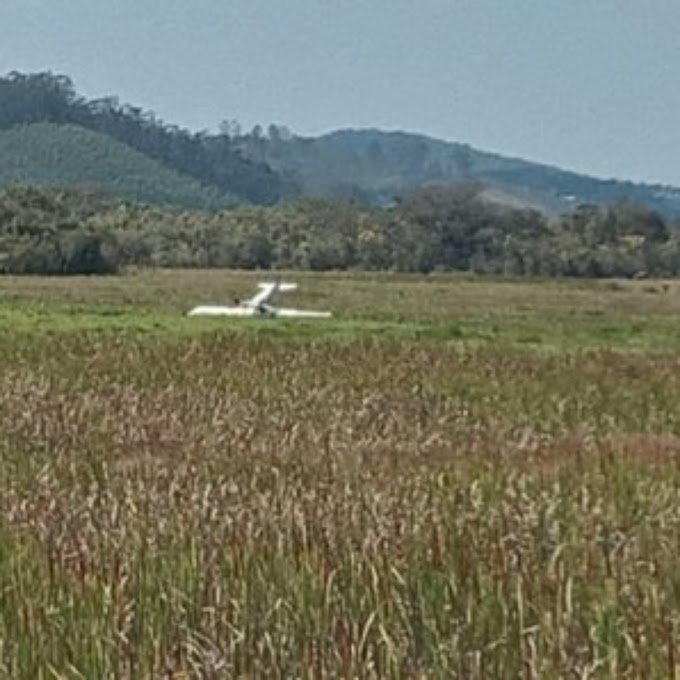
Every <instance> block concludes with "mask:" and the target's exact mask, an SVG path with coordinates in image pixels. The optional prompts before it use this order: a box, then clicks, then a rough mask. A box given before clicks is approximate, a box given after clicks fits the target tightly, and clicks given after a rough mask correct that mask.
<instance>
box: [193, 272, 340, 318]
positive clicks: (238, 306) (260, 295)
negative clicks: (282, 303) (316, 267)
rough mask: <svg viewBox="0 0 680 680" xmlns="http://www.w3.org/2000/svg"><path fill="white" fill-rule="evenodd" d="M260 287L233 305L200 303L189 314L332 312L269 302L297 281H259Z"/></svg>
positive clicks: (325, 315)
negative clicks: (250, 295)
mask: <svg viewBox="0 0 680 680" xmlns="http://www.w3.org/2000/svg"><path fill="white" fill-rule="evenodd" d="M257 286H258V288H259V289H260V290H259V291H258V292H257V293H256V294H255V295H253V297H251V298H250V299H248V300H242V301H241V300H238V299H236V300H235V301H234V303H235V304H234V305H233V306H216V305H199V306H198V307H194V308H193V309H192V310H190V311H189V312H188V313H187V316H270V317H286V318H290V319H327V318H329V317H330V316H331V313H330V312H315V311H310V310H306V309H287V308H285V307H275V306H274V305H272V304H268V302H267V301H268V300H269V299H270V298H271V297H272V296H273V295H274V294H275V293H283V292H284V291H287V290H295V289H296V288H297V283H281V282H279V281H277V282H267V283H258V284H257Z"/></svg>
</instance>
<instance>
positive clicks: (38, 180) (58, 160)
mask: <svg viewBox="0 0 680 680" xmlns="http://www.w3.org/2000/svg"><path fill="white" fill-rule="evenodd" d="M13 184H32V185H37V186H82V187H87V188H92V189H97V190H100V191H104V192H105V193H108V194H110V195H112V196H117V197H121V198H125V199H131V200H137V201H142V202H148V203H173V204H175V205H179V206H183V207H187V208H219V207H224V206H226V205H228V204H229V203H233V202H234V201H233V198H230V197H229V196H226V195H223V194H220V193H219V192H218V191H217V190H215V189H206V188H204V187H202V186H201V185H200V184H199V183H198V182H197V181H196V180H194V179H192V178H190V177H186V176H183V175H181V174H179V173H178V172H175V171H174V170H171V169H169V168H166V167H164V166H163V165H161V164H160V163H158V162H156V161H154V160H151V159H150V158H148V157H147V156H145V155H144V154H141V153H139V152H137V151H135V150H133V149H131V148H129V147H128V146H126V145H125V144H121V143H120V142H117V141H115V140H114V139H112V138H111V137H108V136H107V135H103V134H100V133H97V132H92V131H90V130H86V129H84V128H81V127H77V126H74V125H55V124H52V123H35V124H33V125H22V126H18V127H14V128H11V129H9V130H4V131H0V185H2V186H8V185H13Z"/></svg>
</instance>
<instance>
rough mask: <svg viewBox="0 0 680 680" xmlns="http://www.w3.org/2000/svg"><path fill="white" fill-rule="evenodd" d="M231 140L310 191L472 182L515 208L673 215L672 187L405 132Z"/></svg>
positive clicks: (678, 194)
mask: <svg viewBox="0 0 680 680" xmlns="http://www.w3.org/2000/svg"><path fill="white" fill-rule="evenodd" d="M238 143H239V145H240V147H241V148H242V149H243V151H244V153H245V154H246V155H247V156H248V157H249V158H251V159H257V160H259V161H261V162H266V163H268V164H269V165H271V167H272V168H274V169H275V170H278V171H280V172H283V173H286V174H288V175H290V176H292V177H294V178H295V180H296V181H297V182H298V183H299V185H300V187H301V189H302V191H303V192H304V193H306V194H311V195H318V196H331V197H344V198H354V199H357V200H362V201H365V202H370V203H376V204H385V203H391V202H392V201H393V200H394V197H395V196H401V195H403V194H405V193H410V192H412V191H414V190H415V189H417V188H419V187H420V186H423V185H424V184H428V183H452V182H454V183H455V182H461V181H464V182H470V181H473V182H478V183H480V184H481V185H483V186H484V187H486V193H487V195H488V197H489V198H490V199H491V200H494V201H496V202H501V203H506V204H508V205H509V206H511V207H515V208H533V209H538V210H540V211H542V212H547V213H563V212H568V211H571V210H572V209H573V208H575V207H576V206H577V205H579V204H584V203H588V204H595V205H606V204H611V203H615V202H617V201H621V200H625V201H631V202H636V203H641V204H644V205H646V206H647V207H649V208H652V209H655V210H658V211H659V212H661V213H663V214H665V215H667V216H680V189H678V188H673V187H666V186H661V185H646V184H635V183H633V182H626V181H618V180H613V179H608V180H604V179H596V178H593V177H588V176H585V175H580V174H577V173H574V172H568V171H565V170H560V169H559V168H555V167H551V166H547V165H542V164H538V163H531V162H529V161H524V160H521V159H516V158H507V157H504V156H500V155H498V154H492V153H486V152H483V151H479V150H476V149H473V148H472V147H470V146H468V145H466V144H458V143H452V142H445V141H442V140H438V139H432V138H430V137H426V136H423V135H416V134H409V133H405V132H383V131H380V130H340V131H337V132H333V133H330V134H327V135H324V136H321V137H317V138H305V137H296V136H291V135H289V134H285V131H284V133H282V131H280V130H278V129H277V128H274V127H271V126H270V129H269V130H268V132H267V134H266V135H257V134H256V135H253V134H252V133H251V134H249V135H242V136H241V137H240V138H239V139H238Z"/></svg>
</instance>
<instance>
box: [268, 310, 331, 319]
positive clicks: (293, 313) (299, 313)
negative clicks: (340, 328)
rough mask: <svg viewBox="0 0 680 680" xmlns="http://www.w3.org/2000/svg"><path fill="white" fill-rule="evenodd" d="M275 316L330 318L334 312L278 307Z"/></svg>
mask: <svg viewBox="0 0 680 680" xmlns="http://www.w3.org/2000/svg"><path fill="white" fill-rule="evenodd" d="M275 316H281V317H287V318H289V319H329V318H330V317H331V316H332V314H331V313H330V312H317V311H311V310H307V309H286V308H285V307H276V311H275Z"/></svg>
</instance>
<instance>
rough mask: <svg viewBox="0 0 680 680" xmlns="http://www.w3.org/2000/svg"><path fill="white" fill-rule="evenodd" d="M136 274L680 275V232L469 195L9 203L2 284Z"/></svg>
mask: <svg viewBox="0 0 680 680" xmlns="http://www.w3.org/2000/svg"><path fill="white" fill-rule="evenodd" d="M127 266H138V267H199V268H201V267H202V268H208V267H214V268H219V267H224V268H245V269H303V270H304V269H308V270H347V269H362V270H394V271H404V272H422V273H427V272H432V271H435V270H458V271H470V272H476V273H479V274H491V275H503V276H577V277H578V276H583V277H634V276H645V275H649V276H677V275H679V274H680V229H679V228H678V225H677V224H675V223H669V222H668V221H667V220H665V219H664V218H663V217H661V216H660V215H659V214H657V213H655V212H654V211H651V210H649V209H647V208H645V207H642V206H639V205H634V204H628V203H619V204H615V205H611V206H607V207H599V206H593V205H582V206H580V207H579V208H578V209H576V210H575V211H574V212H573V213H570V214H568V215H563V216H561V217H558V218H547V217H545V216H544V215H542V214H540V213H538V212H535V211H529V210H515V209H508V208H507V207H501V206H498V205H494V204H492V203H489V202H488V201H486V200H484V198H483V195H482V192H481V187H479V186H477V185H468V184H466V185H456V186H432V187H427V188H424V189H421V190H419V191H417V192H415V193H414V194H412V195H410V196H407V197H406V198H404V199H403V200H402V201H400V202H399V203H398V204H397V205H395V206H392V207H389V208H376V207H367V206H364V205H360V204H356V203H352V202H348V201H339V200H331V199H320V198H316V199H309V198H307V199H293V200H290V201H287V202H285V203H282V204H279V205H276V206H252V205H251V206H240V207H235V208H231V209H228V210H221V211H219V212H207V211H196V210H194V211H190V210H180V209H177V208H171V207H157V206H145V205H141V204H135V203H130V202H122V201H119V200H112V199H109V198H106V197H104V196H101V195H99V194H96V193H91V192H83V191H78V190H74V189H65V190H49V189H38V188H31V187H24V188H19V187H15V188H10V189H6V190H4V191H1V192H0V272H2V273H16V274H22V273H32V274H76V273H85V274H94V273H114V272H117V271H119V270H120V269H121V268H123V267H127Z"/></svg>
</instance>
